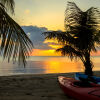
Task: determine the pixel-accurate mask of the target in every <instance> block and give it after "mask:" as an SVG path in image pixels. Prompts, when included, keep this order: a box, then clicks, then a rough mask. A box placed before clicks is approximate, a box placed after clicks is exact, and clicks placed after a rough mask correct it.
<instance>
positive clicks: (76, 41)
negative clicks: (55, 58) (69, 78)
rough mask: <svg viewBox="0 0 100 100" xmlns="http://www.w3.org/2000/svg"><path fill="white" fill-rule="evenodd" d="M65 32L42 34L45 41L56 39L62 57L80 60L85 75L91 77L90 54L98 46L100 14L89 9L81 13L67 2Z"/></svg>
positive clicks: (72, 3) (99, 40)
mask: <svg viewBox="0 0 100 100" xmlns="http://www.w3.org/2000/svg"><path fill="white" fill-rule="evenodd" d="M64 22H65V30H66V31H65V32H62V31H49V32H45V33H43V34H44V35H45V36H46V39H57V40H58V43H60V44H62V48H59V49H57V50H56V51H60V52H61V53H62V55H64V56H68V57H70V58H71V60H73V59H74V58H76V59H77V58H80V59H81V61H82V62H83V64H84V67H85V74H87V75H90V76H91V75H93V71H92V68H93V63H92V61H91V56H90V54H91V52H92V51H94V52H96V51H97V49H96V47H97V45H99V44H100V31H99V27H100V12H99V10H98V9H97V8H94V7H91V8H90V9H88V10H87V11H85V12H83V11H82V10H81V9H80V8H79V7H78V6H77V5H76V4H75V3H74V2H68V5H67V9H66V11H65V21H64Z"/></svg>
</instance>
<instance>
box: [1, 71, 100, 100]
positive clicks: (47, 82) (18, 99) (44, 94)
mask: <svg viewBox="0 0 100 100" xmlns="http://www.w3.org/2000/svg"><path fill="white" fill-rule="evenodd" d="M74 74H75V73H54V74H28V75H13V76H0V100H73V99H71V98H69V97H67V96H66V95H65V94H64V93H63V91H62V90H61V89H60V87H59V83H58V80H57V77H58V76H66V77H74ZM94 74H95V75H96V76H100V71H95V72H94Z"/></svg>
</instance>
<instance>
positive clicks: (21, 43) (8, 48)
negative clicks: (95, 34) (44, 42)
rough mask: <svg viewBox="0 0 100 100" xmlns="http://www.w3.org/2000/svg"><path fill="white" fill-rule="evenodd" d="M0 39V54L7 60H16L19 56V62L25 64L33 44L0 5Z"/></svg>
mask: <svg viewBox="0 0 100 100" xmlns="http://www.w3.org/2000/svg"><path fill="white" fill-rule="evenodd" d="M0 39H1V44H0V53H1V55H3V57H4V58H8V61H9V60H10V59H11V58H12V60H13V61H16V59H17V58H18V57H19V58H18V60H19V63H21V62H23V64H24V65H25V64H26V58H27V57H28V56H29V51H31V50H32V48H33V44H32V42H31V41H30V39H29V38H28V37H27V35H26V34H25V32H24V31H23V30H22V28H21V27H20V26H19V25H18V24H17V23H16V22H15V21H14V20H13V19H12V18H11V17H10V16H9V15H8V14H7V13H6V11H5V9H4V8H3V7H2V6H0Z"/></svg>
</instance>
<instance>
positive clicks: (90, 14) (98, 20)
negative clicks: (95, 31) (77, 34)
mask: <svg viewBox="0 0 100 100" xmlns="http://www.w3.org/2000/svg"><path fill="white" fill-rule="evenodd" d="M86 13H87V24H88V25H92V27H93V26H96V27H97V26H99V27H100V11H99V10H98V9H97V8H94V7H91V8H90V9H88V10H87V11H86Z"/></svg>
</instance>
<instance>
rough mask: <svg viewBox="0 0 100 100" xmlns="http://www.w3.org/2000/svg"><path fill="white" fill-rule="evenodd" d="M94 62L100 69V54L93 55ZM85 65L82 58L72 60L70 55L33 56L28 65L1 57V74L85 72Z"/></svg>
mask: <svg viewBox="0 0 100 100" xmlns="http://www.w3.org/2000/svg"><path fill="white" fill-rule="evenodd" d="M91 58H92V61H93V63H94V68H93V71H100V56H95V57H91ZM83 71H84V66H83V64H82V62H81V61H80V60H73V61H71V60H70V59H69V58H68V57H61V56H59V57H57V56H50V57H48V56H31V57H30V58H29V59H28V60H27V65H26V67H24V66H22V65H18V64H17V63H15V64H13V63H12V62H9V63H8V62H7V61H6V60H4V61H3V60H2V58H0V76H9V75H18V74H47V73H69V72H83Z"/></svg>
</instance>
